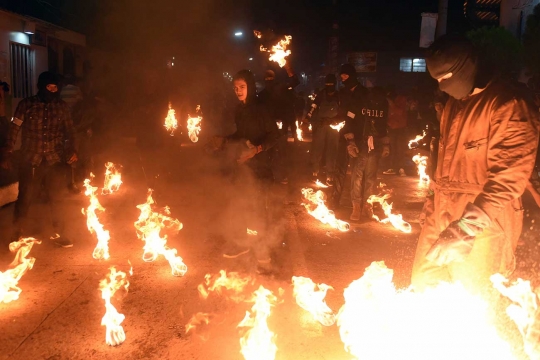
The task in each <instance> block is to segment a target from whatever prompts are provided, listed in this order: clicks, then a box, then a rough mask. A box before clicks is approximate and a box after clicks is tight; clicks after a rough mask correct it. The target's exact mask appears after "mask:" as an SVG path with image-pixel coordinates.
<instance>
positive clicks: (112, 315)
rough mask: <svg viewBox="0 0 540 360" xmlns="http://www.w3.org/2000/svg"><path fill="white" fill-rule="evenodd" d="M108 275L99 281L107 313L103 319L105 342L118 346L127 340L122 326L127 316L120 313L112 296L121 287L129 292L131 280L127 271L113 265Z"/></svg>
mask: <svg viewBox="0 0 540 360" xmlns="http://www.w3.org/2000/svg"><path fill="white" fill-rule="evenodd" d="M109 270H110V273H109V275H108V277H106V278H105V279H103V280H101V281H100V282H99V290H100V291H101V298H102V299H103V301H105V315H104V316H103V318H102V319H101V325H102V326H105V329H106V330H105V331H106V332H105V342H106V343H107V345H110V346H118V345H120V344H121V343H123V342H124V341H125V340H126V334H125V333H124V328H123V327H122V325H120V324H122V321H124V319H125V318H126V317H125V316H124V315H123V314H120V313H119V312H118V311H117V310H116V308H115V307H114V306H113V304H112V303H111V298H112V297H113V296H114V294H115V293H116V292H117V291H118V290H119V289H120V288H124V290H125V291H126V292H127V290H128V287H129V281H128V280H127V276H126V273H124V272H122V271H116V268H115V267H114V266H113V267H111V268H110V269H109Z"/></svg>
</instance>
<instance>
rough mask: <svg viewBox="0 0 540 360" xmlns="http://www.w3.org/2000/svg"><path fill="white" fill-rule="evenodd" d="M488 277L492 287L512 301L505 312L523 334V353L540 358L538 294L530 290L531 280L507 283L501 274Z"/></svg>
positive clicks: (533, 357) (532, 357)
mask: <svg viewBox="0 0 540 360" xmlns="http://www.w3.org/2000/svg"><path fill="white" fill-rule="evenodd" d="M490 279H491V282H492V283H493V287H494V288H495V289H497V290H498V291H499V292H500V293H501V294H502V295H503V296H506V297H507V298H508V299H510V300H511V301H512V302H513V304H511V305H509V306H508V307H507V308H506V313H507V314H508V316H509V317H510V319H512V320H513V321H514V322H515V323H516V325H517V327H518V329H519V332H520V333H521V336H523V343H524V349H525V353H527V355H528V356H529V357H530V358H531V359H540V343H539V341H538V340H539V339H540V312H539V310H538V295H537V294H536V293H535V292H534V291H533V290H532V288H531V282H530V281H525V280H522V279H517V280H516V281H515V282H514V283H513V284H512V285H507V283H508V279H506V278H505V277H504V276H503V275H501V274H495V275H492V276H491V278H490Z"/></svg>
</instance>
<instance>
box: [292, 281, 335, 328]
mask: <svg viewBox="0 0 540 360" xmlns="http://www.w3.org/2000/svg"><path fill="white" fill-rule="evenodd" d="M292 282H293V285H294V290H293V295H294V297H295V298H296V303H297V304H298V305H299V306H300V307H301V308H302V309H304V310H306V311H309V312H310V313H311V315H313V317H314V318H315V320H317V321H318V322H320V323H321V324H323V325H324V326H332V325H334V323H335V322H336V316H335V315H334V312H333V311H332V309H330V308H329V307H328V305H326V302H325V301H324V298H325V297H326V292H327V291H328V289H332V290H334V288H333V287H331V286H329V285H326V284H315V283H314V282H313V280H311V279H309V278H305V277H301V276H293V277H292Z"/></svg>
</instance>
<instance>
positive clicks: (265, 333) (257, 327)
mask: <svg viewBox="0 0 540 360" xmlns="http://www.w3.org/2000/svg"><path fill="white" fill-rule="evenodd" d="M251 302H254V303H255V304H254V305H253V307H252V308H251V312H249V311H248V312H246V316H245V317H244V319H243V320H242V321H241V322H240V324H238V327H241V328H248V330H247V331H246V332H245V334H244V336H242V338H241V339H240V347H241V350H240V352H241V353H242V355H244V359H246V360H273V359H275V357H276V352H277V346H276V344H275V335H274V333H273V332H272V331H270V329H269V328H268V323H267V320H268V317H269V316H270V312H271V310H272V306H274V305H275V303H276V302H277V298H276V297H275V296H274V294H273V293H272V292H271V291H270V290H268V289H265V288H264V287H263V286H262V285H261V286H260V287H259V289H258V290H256V291H255V292H254V293H253V298H252V299H251Z"/></svg>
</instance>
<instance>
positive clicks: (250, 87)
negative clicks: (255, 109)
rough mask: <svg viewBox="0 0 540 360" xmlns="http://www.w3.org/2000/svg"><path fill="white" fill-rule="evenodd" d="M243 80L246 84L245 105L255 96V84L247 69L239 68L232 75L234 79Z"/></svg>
mask: <svg viewBox="0 0 540 360" xmlns="http://www.w3.org/2000/svg"><path fill="white" fill-rule="evenodd" d="M240 79H241V80H244V81H245V82H246V85H247V98H246V105H248V104H251V103H253V102H254V101H255V99H256V98H257V86H256V85H255V76H253V73H252V72H251V71H249V70H240V71H239V72H237V73H236V75H234V77H233V81H234V80H240Z"/></svg>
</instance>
